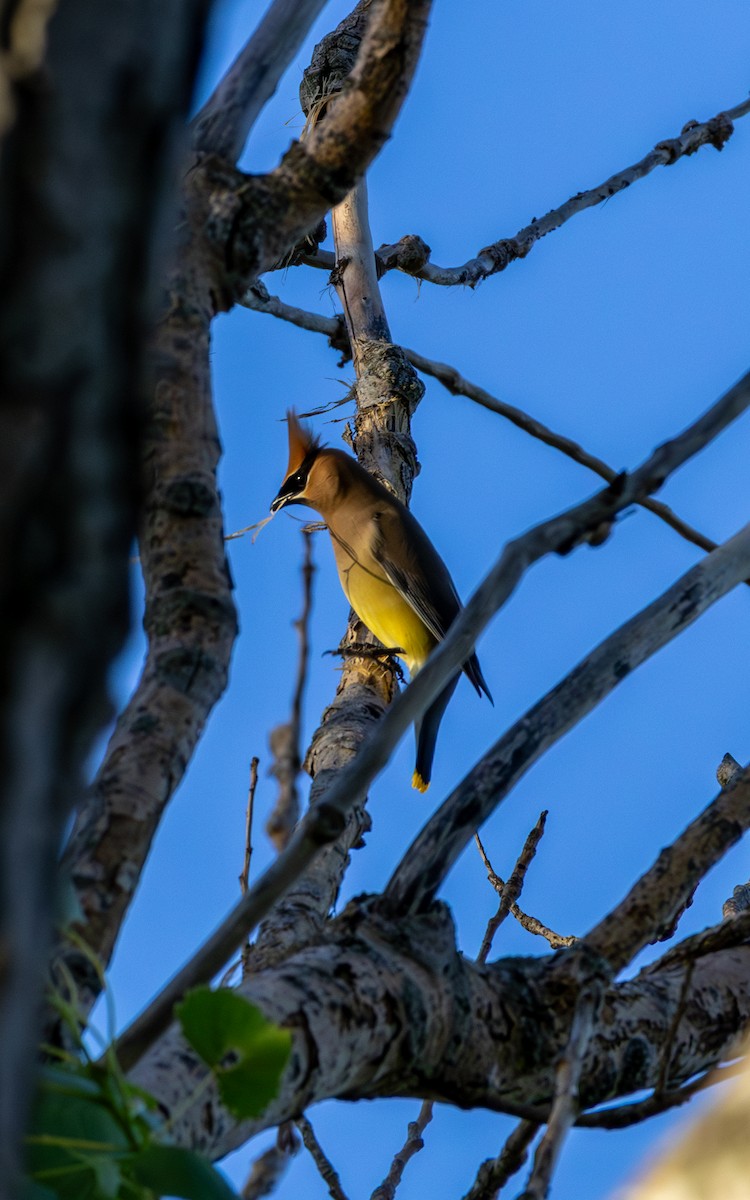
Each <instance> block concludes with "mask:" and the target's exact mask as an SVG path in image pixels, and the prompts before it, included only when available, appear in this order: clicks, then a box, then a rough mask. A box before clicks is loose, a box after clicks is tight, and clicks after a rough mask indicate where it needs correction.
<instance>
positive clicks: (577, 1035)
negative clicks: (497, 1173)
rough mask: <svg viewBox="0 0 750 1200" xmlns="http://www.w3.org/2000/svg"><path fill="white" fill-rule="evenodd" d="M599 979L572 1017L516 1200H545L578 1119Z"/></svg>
mask: <svg viewBox="0 0 750 1200" xmlns="http://www.w3.org/2000/svg"><path fill="white" fill-rule="evenodd" d="M603 983H604V980H603V979H602V978H599V979H592V980H590V981H589V982H588V983H587V984H585V985H584V987H583V990H582V992H581V994H580V996H579V999H578V1003H577V1004H576V1008H575V1012H574V1013H573V1021H572V1023H571V1027H570V1037H569V1039H568V1044H567V1046H566V1048H565V1053H564V1054H563V1056H562V1058H561V1059H560V1062H559V1063H558V1066H557V1070H556V1073H555V1099H554V1101H553V1104H552V1110H551V1112H550V1116H549V1121H548V1123H547V1128H546V1130H545V1132H544V1137H543V1138H542V1140H541V1141H540V1143H539V1145H538V1146H537V1150H536V1154H535V1155H534V1165H533V1168H532V1171H531V1176H530V1178H529V1182H528V1183H527V1185H526V1187H525V1189H524V1191H523V1192H522V1193H521V1195H520V1196H519V1200H546V1197H547V1196H548V1194H549V1189H550V1184H551V1182H552V1175H553V1174H554V1170H555V1167H556V1165H557V1161H558V1159H559V1157H560V1153H561V1151H562V1147H563V1143H564V1142H565V1139H566V1137H567V1136H568V1133H569V1132H570V1129H571V1126H572V1125H573V1124H574V1122H575V1119H576V1117H577V1116H578V1082H579V1080H580V1077H581V1071H582V1069H583V1059H584V1055H585V1053H586V1050H587V1049H588V1044H589V1042H590V1040H591V1037H592V1035H593V1032H594V1028H595V1023H596V1015H597V1012H598V1010H599V1006H600V1004H601V999H602V992H603Z"/></svg>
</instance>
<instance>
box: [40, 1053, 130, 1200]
mask: <svg viewBox="0 0 750 1200" xmlns="http://www.w3.org/2000/svg"><path fill="white" fill-rule="evenodd" d="M90 1083H91V1081H90V1080H88V1079H85V1078H82V1077H81V1076H79V1075H74V1074H72V1073H71V1072H65V1071H61V1070H60V1069H59V1068H50V1069H48V1070H46V1071H45V1072H44V1073H43V1078H42V1082H41V1086H40V1088H39V1091H38V1093H37V1097H36V1100H35V1103H34V1107H33V1110H32V1118H31V1124H30V1129H29V1136H28V1138H27V1167H28V1171H29V1174H30V1175H31V1176H32V1178H34V1179H35V1180H36V1181H37V1182H41V1183H44V1184H45V1186H47V1187H51V1188H52V1189H53V1190H54V1192H55V1194H56V1195H57V1196H59V1197H60V1200H83V1198H84V1197H89V1196H91V1197H94V1196H95V1197H97V1198H98V1197H108V1196H115V1195H116V1194H117V1187H118V1185H116V1183H115V1172H116V1171H117V1166H116V1163H115V1161H114V1160H115V1159H116V1158H117V1157H119V1155H120V1154H122V1152H123V1151H129V1150H131V1145H130V1142H129V1141H128V1137H127V1134H126V1133H125V1130H124V1129H123V1128H122V1126H121V1125H120V1122H119V1121H118V1120H117V1119H116V1118H115V1116H114V1115H113V1114H112V1113H111V1112H110V1111H109V1109H108V1108H106V1107H105V1106H104V1105H103V1104H101V1103H100V1102H99V1101H98V1100H97V1099H96V1098H94V1097H92V1096H90V1095H89V1094H88V1088H89V1086H90ZM110 1164H111V1166H110Z"/></svg>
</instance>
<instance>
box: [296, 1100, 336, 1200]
mask: <svg viewBox="0 0 750 1200" xmlns="http://www.w3.org/2000/svg"><path fill="white" fill-rule="evenodd" d="M294 1123H295V1125H296V1126H297V1128H298V1129H299V1131H300V1133H301V1135H302V1141H303V1142H304V1144H305V1149H306V1150H309V1152H310V1156H311V1158H312V1160H313V1162H314V1163H315V1166H316V1167H317V1168H318V1174H319V1175H320V1178H321V1179H322V1180H323V1182H324V1183H325V1185H326V1187H327V1188H328V1195H329V1196H330V1197H331V1198H332V1200H347V1197H346V1193H345V1191H344V1189H343V1188H342V1186H341V1180H340V1179H339V1177H338V1173H337V1172H336V1169H335V1168H334V1166H333V1163H332V1162H331V1161H330V1159H329V1158H327V1157H326V1155H325V1153H324V1152H323V1148H322V1146H321V1144H320V1142H319V1141H318V1139H317V1137H316V1136H315V1130H314V1129H313V1127H312V1125H311V1124H310V1122H309V1121H308V1119H307V1117H298V1118H297V1120H296V1121H295V1122H294Z"/></svg>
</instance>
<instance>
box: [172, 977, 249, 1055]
mask: <svg viewBox="0 0 750 1200" xmlns="http://www.w3.org/2000/svg"><path fill="white" fill-rule="evenodd" d="M175 1012H176V1014H177V1018H178V1020H179V1022H180V1024H181V1025H182V1031H183V1033H184V1034H185V1037H186V1038H187V1040H188V1041H189V1042H190V1045H191V1046H192V1047H193V1049H194V1050H196V1051H197V1053H198V1054H200V1056H201V1058H202V1059H203V1061H204V1062H205V1063H208V1065H209V1067H218V1066H220V1064H221V1061H222V1059H223V1058H225V1057H226V1055H227V1054H228V1053H229V1051H230V1050H236V1051H238V1052H239V1053H240V1054H242V1053H247V1052H248V1051H249V1050H251V1049H252V1046H253V1044H254V1041H255V1038H256V1037H257V1036H258V1034H259V1033H260V1032H261V1031H262V1030H264V1029H265V1028H266V1027H267V1026H270V1025H271V1022H270V1021H267V1020H266V1018H265V1017H264V1016H263V1013H262V1012H261V1011H260V1009H259V1008H256V1007H255V1005H254V1004H250V1002H249V1001H248V1000H245V999H244V998H243V997H242V996H238V995H237V993H236V992H231V991H229V990H228V988H219V990H218V991H215V992H213V991H212V990H211V988H208V987H199V988H195V989H194V990H193V991H192V992H188V994H187V996H186V997H185V999H184V1000H183V1001H182V1004H178V1005H177V1006H176V1008H175Z"/></svg>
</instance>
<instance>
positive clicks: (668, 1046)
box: [654, 961, 694, 1097]
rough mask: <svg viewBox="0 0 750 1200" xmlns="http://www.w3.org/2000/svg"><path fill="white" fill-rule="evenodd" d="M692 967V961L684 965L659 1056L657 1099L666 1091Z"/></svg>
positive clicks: (655, 1089) (688, 989) (655, 1094)
mask: <svg viewBox="0 0 750 1200" xmlns="http://www.w3.org/2000/svg"><path fill="white" fill-rule="evenodd" d="M693 966H694V963H693V962H692V961H690V962H688V963H686V965H685V972H684V974H683V976H682V983H681V985H680V998H679V1000H678V1001H677V1004H676V1005H675V1010H674V1013H673V1014H672V1020H671V1021H670V1023H669V1029H668V1030H667V1036H666V1037H665V1039H664V1042H663V1043H662V1047H661V1051H660V1054H659V1074H658V1076H657V1080H656V1087H655V1088H654V1096H655V1097H659V1096H660V1095H662V1094H663V1093H664V1092H666V1091H667V1090H668V1085H669V1068H670V1067H671V1065H672V1051H673V1049H674V1044H675V1038H676V1037H677V1030H678V1028H679V1025H680V1021H681V1020H682V1018H683V1016H684V1015H685V1008H686V1006H687V1001H688V995H689V993H690V984H691V983H692V981H693Z"/></svg>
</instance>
